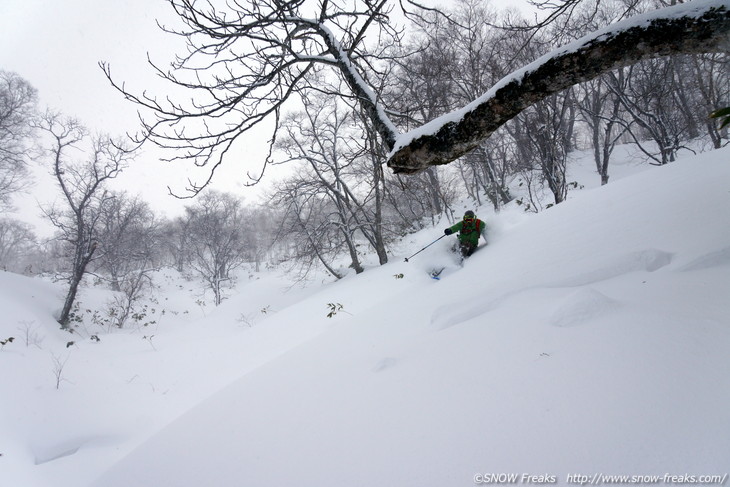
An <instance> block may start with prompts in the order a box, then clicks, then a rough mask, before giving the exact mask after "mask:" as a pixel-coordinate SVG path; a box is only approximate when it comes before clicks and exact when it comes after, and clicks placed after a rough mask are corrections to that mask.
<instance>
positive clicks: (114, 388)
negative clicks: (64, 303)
mask: <svg viewBox="0 0 730 487" xmlns="http://www.w3.org/2000/svg"><path fill="white" fill-rule="evenodd" d="M729 160H730V148H725V149H722V150H718V151H714V152H710V153H705V154H702V155H699V156H696V157H692V158H688V159H684V160H681V161H679V162H677V163H674V164H672V165H669V166H665V167H656V168H654V167H652V168H650V169H647V170H644V171H643V172H640V173H638V174H636V175H634V176H631V177H625V178H623V179H620V180H614V179H612V181H611V183H610V184H609V185H607V186H605V187H601V188H595V189H587V190H584V191H578V192H574V193H572V197H571V199H570V200H568V201H567V202H565V203H563V204H561V205H558V206H556V207H553V208H551V209H549V210H547V211H544V212H543V213H540V214H538V215H526V214H524V213H522V211H521V210H520V209H519V208H512V209H509V210H505V211H504V212H503V213H501V214H499V215H491V216H486V217H483V215H484V214H485V212H479V213H480V217H483V218H484V219H485V220H486V222H487V224H488V225H489V227H490V245H489V246H488V247H487V248H486V249H483V250H481V251H480V252H478V253H476V254H475V255H474V256H473V257H472V258H471V259H470V260H469V261H468V262H467V264H466V266H465V267H464V268H461V269H459V268H453V269H451V272H450V273H448V274H445V276H444V278H443V279H442V280H440V281H434V280H432V279H430V278H429V277H428V275H427V274H426V272H425V271H426V270H427V269H428V268H429V266H431V265H432V264H433V263H434V262H446V261H448V255H447V248H448V245H449V243H448V242H447V240H448V239H443V240H442V241H440V242H439V243H438V244H437V245H434V246H433V247H431V248H430V249H429V250H427V251H425V252H423V253H421V254H419V256H417V257H416V258H414V259H412V260H411V261H410V262H408V263H405V262H403V259H402V258H393V259H392V260H393V262H392V263H391V264H388V265H386V266H383V267H377V268H373V269H369V270H368V271H367V272H366V273H364V274H361V275H359V276H350V277H348V278H346V279H344V280H342V281H340V282H337V283H334V284H329V285H324V286H322V287H320V288H318V289H312V288H310V289H307V290H293V291H290V292H289V293H282V289H281V288H280V287H279V285H278V284H276V283H275V281H267V280H266V279H263V280H261V281H251V282H250V283H247V284H245V285H244V286H242V287H241V295H240V296H237V297H235V298H232V299H231V300H229V301H228V302H226V303H224V305H223V306H222V307H220V308H219V309H216V310H214V311H209V310H207V311H206V312H207V316H200V317H195V316H188V318H186V321H183V320H182V318H181V316H182V315H178V317H177V318H174V319H173V318H172V317H169V316H168V317H166V318H165V319H166V320H169V321H168V322H166V324H165V325H164V326H163V325H162V324H161V325H160V326H159V328H158V335H157V337H156V338H155V340H156V341H155V342H154V344H155V345H156V349H153V348H152V347H150V346H149V345H150V344H149V343H147V342H146V341H145V340H143V339H141V337H140V335H141V334H142V333H146V332H144V331H142V332H139V333H137V334H115V335H110V336H105V337H103V338H102V342H101V343H91V342H89V341H88V340H84V341H83V342H82V343H79V344H76V345H74V346H72V347H71V348H70V350H72V355H71V358H70V359H69V367H71V366H72V364H73V366H74V368H70V369H69V370H68V372H67V376H68V377H69V379H71V380H73V381H74V383H73V384H70V383H68V384H66V383H64V384H62V385H61V387H60V388H59V390H55V387H54V386H53V384H49V383H50V382H52V381H51V379H52V377H51V374H50V372H49V369H50V362H48V359H47V355H48V351H47V350H40V349H38V347H25V346H23V347H19V346H17V343H15V342H14V343H13V344H11V345H12V347H11V345H8V346H6V347H5V348H4V350H3V351H2V352H0V363H2V364H3V365H2V367H3V371H4V373H3V374H2V382H1V383H0V394H2V397H3V399H2V402H0V412H2V416H1V417H0V418H5V419H0V431H2V432H3V433H2V436H0V453H3V456H2V457H0V469H1V470H2V472H3V478H4V479H6V480H7V479H11V481H12V482H11V483H10V484H8V485H11V486H16V485H17V486H22V487H26V486H28V487H33V486H38V487H46V486H54V487H65V486H69V487H70V486H91V487H116V486H119V487H121V486H124V487H129V486H155V487H167V486H169V487H185V486H196V487H198V486H200V485H211V486H216V487H224V486H236V487H238V486H252V487H264V486H279V485H300V486H340V485H348V486H349V485H353V486H355V485H357V486H360V485H361V486H390V485H392V486H396V485H397V486H419V487H421V486H434V487H436V486H459V485H464V486H468V485H475V483H480V482H482V480H483V477H479V476H478V477H476V480H475V476H476V475H487V474H518V475H522V474H532V475H537V476H539V475H543V476H544V477H543V479H544V480H553V478H554V480H555V482H556V483H559V484H565V483H567V482H568V481H569V478H568V475H574V474H585V475H594V474H627V475H650V474H658V475H664V474H665V473H669V474H675V475H684V474H690V475H720V476H721V477H722V476H723V475H726V474H727V473H728V471H730V462H728V459H729V458H730V407H728V406H729V405H730V374H729V372H730V356H729V355H728V350H729V346H730V300H728V299H727V298H728V296H730V225H728V215H730V191H729V190H728V181H730V165H729V164H728V161H729ZM593 177H594V178H595V176H593ZM438 232H440V229H434V230H431V231H429V232H421V233H419V234H416V235H414V236H412V237H411V238H410V239H407V240H406V241H404V242H403V251H402V254H403V255H404V256H405V255H410V254H411V253H413V252H415V250H417V249H419V248H421V247H422V246H423V245H425V244H427V243H429V242H430V241H431V240H433V239H434V238H435V237H436V236H438ZM441 244H443V245H441ZM401 274H402V277H401ZM0 286H2V289H3V291H2V298H1V299H3V300H4V301H5V303H4V304H3V307H4V309H10V310H13V311H11V312H10V313H11V314H10V316H9V317H8V321H7V323H11V324H12V326H17V325H15V323H17V322H19V321H20V320H24V321H27V320H28V319H29V318H26V317H25V314H27V312H28V310H30V309H34V310H35V311H34V312H36V313H37V315H36V317H35V318H34V319H35V320H37V321H38V322H39V324H42V325H43V326H48V329H49V330H50V329H52V327H51V326H50V324H48V323H47V320H48V313H49V310H50V309H52V308H53V304H52V303H53V302H54V299H57V298H55V297H54V293H57V292H58V289H59V288H56V287H51V286H50V285H46V284H43V283H40V284H38V283H36V282H35V281H32V282H31V281H30V280H26V279H24V278H19V277H16V276H12V277H11V276H0ZM31 291H32V293H33V294H34V295H37V296H39V301H40V303H39V304H37V305H36V304H34V301H31V300H30V298H29V297H28V294H29V293H30V292H31ZM7 293H11V294H7ZM254 293H257V294H256V295H255V296H254ZM247 296H248V298H249V299H246V297H247ZM41 298H42V299H41ZM33 299H36V298H33ZM329 303H332V304H333V305H334V306H335V307H334V310H335V314H334V316H332V317H330V318H328V317H327V314H328V313H329V312H330V310H331V309H332V308H330V307H328V304H329ZM267 305H271V311H272V312H271V313H267V315H266V316H263V317H262V316H259V317H258V318H257V319H256V322H255V323H254V324H253V326H251V327H249V326H246V325H243V324H242V323H241V322H240V320H237V319H236V318H237V317H239V316H240V315H242V314H249V315H250V316H254V315H255V313H257V310H258V309H260V308H261V307H263V306H267ZM260 314H261V313H259V315H260ZM44 320H45V321H44ZM173 324H174V327H173V326H171V325H173ZM5 326H6V327H7V326H9V325H5ZM9 331H10V330H9V328H3V327H2V326H0V337H3V336H4V335H7V334H8V333H9ZM51 339H52V340H55V341H54V344H55V343H56V342H57V341H58V340H62V339H63V336H62V337H60V338H56V337H55V335H54V336H52V337H51ZM34 354H38V356H37V357H35V358H36V359H38V360H40V354H45V355H44V357H45V358H44V360H46V362H47V363H44V364H43V365H42V366H37V367H36V366H34V365H33V364H35V363H36V362H37V361H38V360H31V359H33V358H34ZM74 361H75V362H74ZM82 361H83V363H82ZM110 364H112V365H110ZM114 364H116V366H115V365H114ZM90 369H96V370H97V371H98V373H99V374H100V375H102V374H103V376H102V377H99V378H94V376H93V374H92V373H91V372H90V371H89V370H90ZM8 370H9V371H12V372H11V373H5V371H8ZM39 401H42V403H39ZM51 405H53V407H51ZM41 414H44V415H50V416H51V418H48V417H41V416H40V415H41ZM726 478H727V477H726ZM6 480H3V482H5V481H6ZM520 483H527V482H526V481H521V482H520ZM2 485H5V484H4V483H3V484H2Z"/></svg>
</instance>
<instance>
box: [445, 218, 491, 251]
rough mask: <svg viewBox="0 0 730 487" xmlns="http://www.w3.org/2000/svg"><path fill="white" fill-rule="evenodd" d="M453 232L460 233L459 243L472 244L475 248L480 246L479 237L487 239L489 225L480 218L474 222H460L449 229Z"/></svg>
mask: <svg viewBox="0 0 730 487" xmlns="http://www.w3.org/2000/svg"><path fill="white" fill-rule="evenodd" d="M449 228H450V229H451V231H452V232H459V235H458V238H459V242H462V243H470V244H472V245H474V246H475V247H476V246H477V245H479V237H480V236H482V235H484V238H487V237H486V231H487V225H485V224H484V222H483V221H481V220H480V219H479V218H475V219H474V220H472V221H464V220H462V221H460V222H458V223H457V224H456V225H453V226H451V227H449Z"/></svg>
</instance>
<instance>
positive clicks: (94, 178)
mask: <svg viewBox="0 0 730 487" xmlns="http://www.w3.org/2000/svg"><path fill="white" fill-rule="evenodd" d="M40 127H41V128H42V129H43V130H45V131H46V132H47V133H48V134H49V136H50V139H51V148H50V149H49V151H48V152H49V154H50V159H51V162H50V165H51V168H52V174H53V176H54V177H55V178H56V182H57V183H58V186H59V188H60V190H61V193H62V195H63V208H62V209H59V208H57V207H56V206H54V207H51V208H47V209H45V210H44V212H45V214H46V216H47V217H48V218H49V219H50V221H51V223H53V225H54V226H55V227H56V229H57V231H58V236H57V238H58V239H59V240H61V241H63V242H64V243H65V244H66V245H67V249H68V251H69V254H68V267H69V269H68V283H69V290H68V294H67V295H66V300H65V302H64V305H63V308H62V310H61V314H60V315H59V317H58V322H59V323H60V324H61V326H62V328H64V329H67V328H68V325H69V323H68V321H69V315H70V313H71V309H72V307H73V303H74V301H75V299H76V293H77V292H78V287H79V284H80V283H81V279H82V278H83V277H84V274H85V273H86V269H87V266H88V265H89V262H91V260H92V258H93V257H94V252H95V251H96V249H97V245H98V223H99V218H100V217H101V208H102V207H103V206H104V205H105V204H107V203H108V200H109V198H110V196H111V195H110V194H109V193H108V191H107V190H106V188H105V185H106V183H107V182H108V181H109V180H110V179H113V178H115V177H116V176H117V175H118V174H119V173H120V172H121V171H122V169H123V168H125V167H126V165H127V163H128V162H129V161H130V160H131V159H132V158H133V157H134V154H133V153H132V152H129V151H127V150H126V149H124V148H123V146H122V145H120V144H119V143H115V142H114V141H112V140H111V139H109V138H107V137H104V136H94V137H91V136H89V135H88V134H87V132H86V130H85V129H84V127H83V126H81V125H80V124H79V123H78V122H77V121H75V120H73V119H68V118H62V117H60V116H58V115H53V114H47V115H46V116H45V117H44V118H43V120H42V121H41V123H40ZM85 143H86V144H87V147H88V148H86V149H83V148H82V146H83V145H84V144H85Z"/></svg>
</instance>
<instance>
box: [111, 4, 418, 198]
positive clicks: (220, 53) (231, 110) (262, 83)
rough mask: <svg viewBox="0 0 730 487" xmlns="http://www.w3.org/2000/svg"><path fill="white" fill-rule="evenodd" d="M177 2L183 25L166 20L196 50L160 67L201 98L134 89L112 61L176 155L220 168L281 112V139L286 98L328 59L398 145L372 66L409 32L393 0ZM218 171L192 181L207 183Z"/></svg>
mask: <svg viewBox="0 0 730 487" xmlns="http://www.w3.org/2000/svg"><path fill="white" fill-rule="evenodd" d="M168 3H169V4H170V6H171V7H172V8H173V9H174V11H175V13H176V14H177V16H178V18H179V19H180V21H181V22H182V24H183V25H182V26H181V27H180V28H179V29H176V28H172V27H163V29H164V30H166V31H168V32H170V33H172V34H175V35H179V36H182V37H184V38H185V39H186V41H187V44H188V52H187V53H186V54H185V55H182V56H179V57H178V58H177V59H176V60H175V61H174V62H173V63H171V65H170V69H169V70H168V69H163V68H160V67H158V66H155V65H153V67H154V69H155V70H156V71H157V73H158V74H159V75H160V76H161V77H162V78H164V79H166V80H167V81H169V82H170V83H171V84H172V85H174V86H177V87H181V88H183V89H184V90H190V91H192V92H195V94H196V97H195V99H194V100H190V101H189V102H187V103H184V102H180V101H176V100H174V99H171V98H167V97H165V98H161V99H158V98H155V97H153V96H150V95H147V94H146V93H143V94H141V95H138V94H134V93H131V92H130V91H129V90H127V89H126V88H125V87H124V85H120V84H117V83H116V82H115V81H114V80H113V78H112V76H111V72H110V67H109V66H108V65H102V67H103V69H104V70H105V72H106V74H107V76H108V77H109V79H110V80H111V81H112V84H114V85H115V86H116V87H117V88H118V89H119V90H120V91H122V92H123V93H124V94H125V96H126V97H127V98H128V99H130V100H132V101H134V102H135V103H137V104H138V105H140V106H142V107H144V108H146V109H148V110H149V111H150V112H151V113H152V114H153V115H152V116H151V117H149V118H146V119H145V120H144V122H143V135H142V139H144V140H149V141H151V142H153V143H155V144H157V145H159V146H160V147H164V148H169V149H174V150H175V153H174V155H173V156H172V157H171V159H173V160H188V161H192V162H194V163H195V164H196V165H198V166H205V165H209V167H210V168H211V170H210V178H212V176H213V173H214V171H215V169H216V168H217V167H218V166H219V165H220V163H221V162H222V160H223V157H224V156H226V155H228V154H232V153H234V152H235V151H236V150H237V146H236V143H237V141H239V139H240V138H241V136H242V135H243V134H245V133H247V132H248V131H249V130H250V129H252V128H253V127H255V126H257V125H259V124H261V123H262V122H263V121H265V120H271V121H272V122H273V125H274V134H273V136H272V138H271V143H272V144H273V142H274V140H275V138H276V130H277V128H278V125H279V120H280V118H279V117H280V115H281V111H282V109H283V108H284V106H285V104H286V103H287V102H288V101H289V99H290V98H291V97H292V95H295V94H298V93H303V92H307V91H308V90H310V89H311V88H312V87H311V86H310V84H309V76H310V75H313V74H315V73H317V72H318V71H321V70H323V69H329V70H331V71H332V72H333V73H335V74H336V75H338V76H339V77H340V78H341V79H342V80H343V82H344V83H345V84H346V86H347V87H348V89H349V93H348V94H345V96H352V97H354V98H355V99H356V100H357V101H358V103H359V104H360V105H361V107H362V109H363V111H364V112H365V113H366V114H367V116H368V118H369V119H370V121H371V123H372V124H373V126H374V127H375V130H376V131H377V132H378V134H379V135H380V136H381V137H382V138H383V139H384V140H385V141H386V143H387V144H388V145H391V146H392V144H393V143H394V141H395V138H396V135H397V133H398V132H397V130H396V128H395V126H394V125H393V124H392V123H391V121H390V119H389V118H388V116H386V114H385V109H384V107H383V105H382V103H381V101H380V99H379V97H378V95H377V93H376V92H375V91H374V90H373V89H372V88H371V86H372V85H373V83H372V81H371V80H368V75H366V74H365V73H369V76H370V77H374V76H377V64H378V61H379V59H382V58H386V57H387V55H386V54H385V52H386V50H387V49H390V46H392V45H393V44H397V43H399V42H400V32H399V31H398V30H397V29H396V28H395V27H393V25H392V24H391V22H390V20H389V17H388V16H389V13H390V11H391V9H392V7H390V6H389V1H388V0H377V1H371V0H355V1H352V2H345V3H341V2H332V1H327V0H325V1H315V0H290V1H280V0H238V1H236V2H226V3H225V4H218V5H216V6H215V7H214V6H213V4H212V3H210V2H195V1H193V0H168ZM407 3H410V2H407ZM381 46H382V47H381ZM375 85H377V83H375ZM315 88H317V87H315ZM210 178H209V179H208V180H207V181H206V182H205V183H203V184H196V183H191V186H190V188H188V189H189V190H190V191H192V192H194V193H197V192H199V191H200V190H201V189H202V188H203V187H204V186H205V185H206V184H207V183H208V182H209V181H210Z"/></svg>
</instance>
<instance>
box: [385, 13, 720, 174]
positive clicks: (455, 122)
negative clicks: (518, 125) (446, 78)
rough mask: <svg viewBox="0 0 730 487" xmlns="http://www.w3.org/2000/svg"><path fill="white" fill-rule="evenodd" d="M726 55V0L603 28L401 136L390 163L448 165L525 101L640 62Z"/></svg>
mask: <svg viewBox="0 0 730 487" xmlns="http://www.w3.org/2000/svg"><path fill="white" fill-rule="evenodd" d="M706 52H730V0H695V1H693V2H690V3H687V4H680V5H676V6H673V7H669V8H666V9H661V10H658V11H654V12H650V13H648V14H645V15H641V16H636V17H633V18H630V19H627V20H625V21H622V22H619V23H617V24H614V25H612V26H609V27H607V28H604V29H601V30H599V31H597V32H595V33H593V34H590V35H588V36H586V37H583V38H582V39H579V40H577V41H575V42H573V43H571V44H569V45H567V46H564V47H562V48H560V49H558V50H556V51H554V52H552V53H550V54H548V55H546V56H543V57H542V58H540V59H538V60H537V61H535V62H534V63H532V64H530V65H528V66H527V67H525V68H523V69H522V70H520V71H518V72H516V73H514V74H512V75H510V76H508V77H507V78H505V79H503V80H502V81H500V82H499V83H498V84H497V85H495V86H494V87H493V88H492V89H491V90H490V91H489V92H487V93H486V94H485V95H483V96H482V97H481V98H479V99H477V100H476V101H474V102H472V103H471V104H470V105H467V106H466V107H464V108H462V109H461V110H458V111H456V112H452V113H451V114H447V115H445V116H443V117H440V118H438V119H436V120H433V121H431V122H429V123H428V124H426V125H424V126H422V127H419V128H418V129H416V130H413V131H411V132H409V133H406V134H403V135H401V136H400V137H399V138H398V139H397V140H396V144H395V146H394V147H393V150H392V151H391V155H390V158H389V160H388V166H390V167H391V168H392V169H393V171H394V172H395V173H414V172H418V171H421V170H423V169H426V168H427V167H429V166H435V165H440V164H448V163H449V162H451V161H453V160H455V159H457V158H459V157H460V156H462V155H464V154H465V153H467V152H469V151H470V150H472V149H473V148H475V147H476V146H477V145H479V144H480V143H481V142H482V141H483V140H484V139H486V138H487V137H489V136H490V135H491V134H492V133H493V132H494V131H496V130H497V129H498V128H499V127H500V126H502V125H503V124H504V123H506V122H507V121H508V120H510V119H512V118H513V117H515V116H516V115H517V114H519V113H520V112H521V111H522V110H524V109H525V108H527V107H529V106H530V105H532V104H534V103H536V102H538V101H540V100H542V99H544V98H546V97H548V96H549V95H552V94H554V93H557V92H559V91H562V90H564V89H566V88H568V87H570V86H573V85H575V84H578V83H582V82H585V81H589V80H591V79H593V78H595V77H597V76H599V75H601V74H603V73H606V72H608V71H611V70H614V69H617V68H620V67H623V66H628V65H630V64H634V63H636V62H638V61H641V60H644V59H650V58H656V57H661V56H667V55H672V54H695V53H706Z"/></svg>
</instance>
